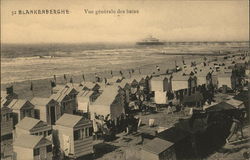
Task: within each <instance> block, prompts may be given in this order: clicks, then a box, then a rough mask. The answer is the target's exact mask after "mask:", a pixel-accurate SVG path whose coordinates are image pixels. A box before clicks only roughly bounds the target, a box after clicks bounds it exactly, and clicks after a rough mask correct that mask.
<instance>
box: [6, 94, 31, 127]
mask: <svg viewBox="0 0 250 160" xmlns="http://www.w3.org/2000/svg"><path fill="white" fill-rule="evenodd" d="M8 107H9V108H10V109H12V112H13V125H14V126H15V125H16V124H17V123H18V122H19V121H20V120H22V119H23V118H24V117H32V118H35V109H34V108H35V106H34V105H33V104H32V103H30V101H28V100H24V99H13V100H12V101H11V103H10V104H9V105H8Z"/></svg>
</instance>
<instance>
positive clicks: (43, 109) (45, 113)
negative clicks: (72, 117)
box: [31, 97, 62, 125]
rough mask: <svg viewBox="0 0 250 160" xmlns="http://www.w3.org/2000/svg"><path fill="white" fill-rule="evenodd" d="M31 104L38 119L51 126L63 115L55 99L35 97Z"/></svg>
mask: <svg viewBox="0 0 250 160" xmlns="http://www.w3.org/2000/svg"><path fill="white" fill-rule="evenodd" d="M31 103H32V104H33V105H34V106H35V113H36V118H37V119H41V120H42V121H44V122H47V123H48V124H50V125H54V124H55V122H56V120H58V119H59V118H60V117H61V115H62V114H61V108H60V105H59V103H58V102H57V101H55V100H54V99H51V98H40V97H34V98H33V99H32V100H31Z"/></svg>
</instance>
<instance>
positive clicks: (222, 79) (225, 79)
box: [217, 73, 235, 89]
mask: <svg viewBox="0 0 250 160" xmlns="http://www.w3.org/2000/svg"><path fill="white" fill-rule="evenodd" d="M217 77H218V89H219V88H222V87H223V86H226V87H227V88H229V89H234V88H235V83H234V81H235V80H234V78H233V76H232V74H226V73H220V74H217Z"/></svg>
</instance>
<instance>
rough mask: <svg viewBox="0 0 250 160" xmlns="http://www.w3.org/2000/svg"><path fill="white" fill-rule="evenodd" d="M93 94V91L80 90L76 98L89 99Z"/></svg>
mask: <svg viewBox="0 0 250 160" xmlns="http://www.w3.org/2000/svg"><path fill="white" fill-rule="evenodd" d="M93 93H94V91H88V90H82V91H80V92H79V93H78V94H77V97H86V98H89V97H90V96H91V95H92V94H93Z"/></svg>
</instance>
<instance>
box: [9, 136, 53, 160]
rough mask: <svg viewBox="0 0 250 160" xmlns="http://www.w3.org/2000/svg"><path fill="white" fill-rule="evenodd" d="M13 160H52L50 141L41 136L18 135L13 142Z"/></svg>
mask: <svg viewBox="0 0 250 160" xmlns="http://www.w3.org/2000/svg"><path fill="white" fill-rule="evenodd" d="M13 150H14V160H45V159H46V160H52V157H53V153H52V142H51V141H50V140H48V139H46V138H45V137H42V136H34V135H29V134H24V135H20V137H19V138H17V139H15V141H14V143H13Z"/></svg>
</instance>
